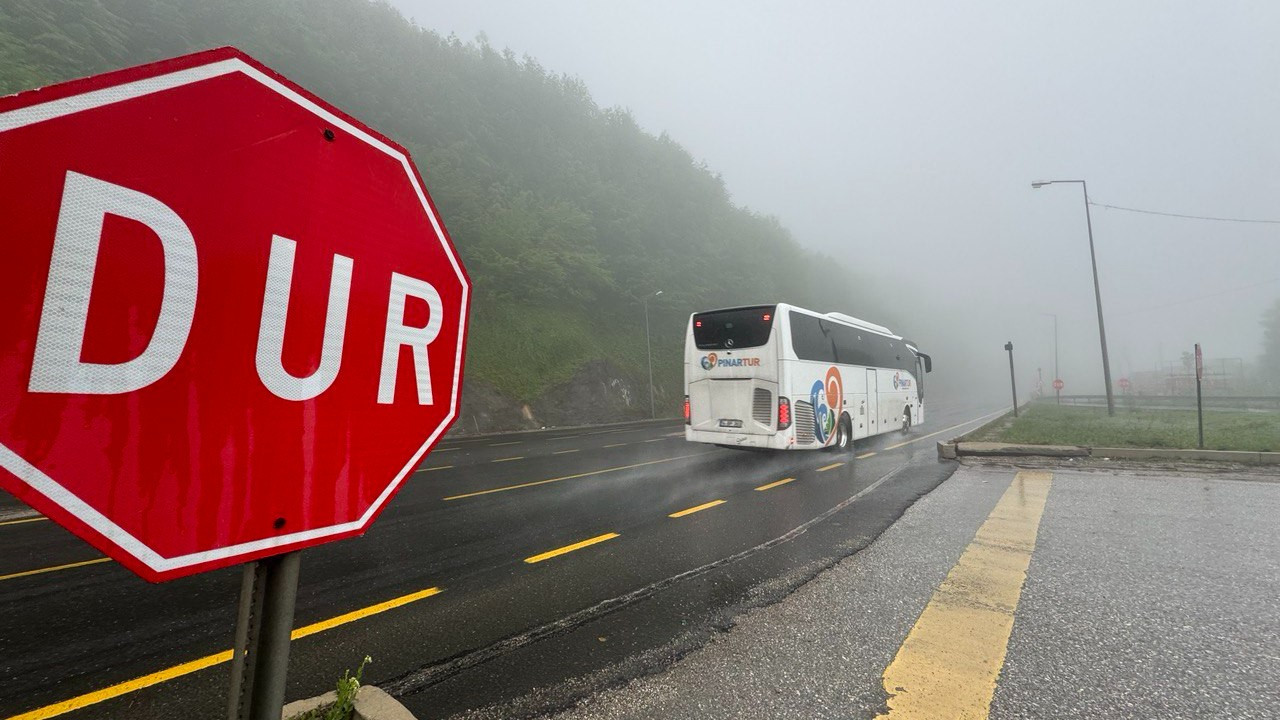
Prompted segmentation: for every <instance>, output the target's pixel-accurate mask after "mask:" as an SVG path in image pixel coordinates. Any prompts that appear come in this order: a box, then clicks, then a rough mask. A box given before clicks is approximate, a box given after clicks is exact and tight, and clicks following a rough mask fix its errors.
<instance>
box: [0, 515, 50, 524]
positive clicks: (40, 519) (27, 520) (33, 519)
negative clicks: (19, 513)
mask: <svg viewBox="0 0 1280 720" xmlns="http://www.w3.org/2000/svg"><path fill="white" fill-rule="evenodd" d="M48 519H49V518H47V517H45V516H43V515H41V516H39V517H29V518H22V519H20V520H5V521H4V522H0V527H4V526H5V525H22V524H23V523H33V522H44V521H45V520H48Z"/></svg>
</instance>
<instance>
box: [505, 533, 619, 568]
mask: <svg viewBox="0 0 1280 720" xmlns="http://www.w3.org/2000/svg"><path fill="white" fill-rule="evenodd" d="M616 537H618V533H612V532H611V533H605V534H603V535H597V536H595V537H593V538H587V539H586V540H583V541H581V542H576V543H574V544H572V545H565V546H564V547H560V548H556V549H555V550H548V551H546V552H544V553H540V554H538V555H534V556H533V557H527V558H525V559H524V561H525V562H527V563H529V564H530V565H532V564H534V563H540V562H542V561H543V560H550V559H551V558H553V557H559V556H561V555H564V554H565V553H571V552H573V551H574V550H581V549H582V548H584V547H590V546H592V545H595V544H596V543H602V542H604V541H605V540H612V539H614V538H616Z"/></svg>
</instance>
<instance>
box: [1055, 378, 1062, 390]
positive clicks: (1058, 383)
mask: <svg viewBox="0 0 1280 720" xmlns="http://www.w3.org/2000/svg"><path fill="white" fill-rule="evenodd" d="M1062 388H1063V382H1062V381H1061V380H1054V381H1053V389H1054V390H1061V389H1062Z"/></svg>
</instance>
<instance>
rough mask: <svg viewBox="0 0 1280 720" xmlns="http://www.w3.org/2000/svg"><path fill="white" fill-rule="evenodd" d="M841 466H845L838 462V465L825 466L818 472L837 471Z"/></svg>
mask: <svg viewBox="0 0 1280 720" xmlns="http://www.w3.org/2000/svg"><path fill="white" fill-rule="evenodd" d="M841 465H844V463H842V462H838V463H831V464H830V465H823V466H822V467H820V468H818V472H826V471H828V470H835V469H836V468H838V467H840V466H841Z"/></svg>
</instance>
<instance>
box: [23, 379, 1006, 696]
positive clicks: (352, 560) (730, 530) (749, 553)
mask: <svg viewBox="0 0 1280 720" xmlns="http://www.w3.org/2000/svg"><path fill="white" fill-rule="evenodd" d="M991 410H992V408H991V407H980V406H961V405H952V406H947V405H944V404H942V403H935V405H934V407H932V408H931V409H930V417H929V418H928V423H927V424H926V425H925V426H923V427H917V428H915V429H913V430H912V432H911V434H910V435H907V436H903V435H902V434H901V433H894V434H891V435H888V436H885V437H882V438H876V439H873V440H871V441H867V442H864V443H861V444H860V445H859V446H858V447H857V448H856V450H855V454H856V455H858V456H860V457H859V458H858V459H854V457H852V456H844V457H838V456H833V455H830V454H827V453H788V454H780V455H763V454H757V453H746V452H740V451H732V450H723V449H718V448H714V447H711V446H705V445H694V444H690V443H686V442H685V441H684V439H683V432H682V426H681V425H680V424H679V423H678V422H673V421H668V422H657V423H636V424H630V425H622V426H613V427H606V428H594V429H593V428H586V429H577V430H561V431H546V432H538V433H523V434H509V435H504V436H495V437H483V438H454V439H449V440H446V441H445V442H444V443H442V445H441V446H440V447H439V448H437V449H436V450H435V451H434V452H433V453H432V455H431V456H430V457H429V458H428V459H427V460H426V462H425V463H424V465H423V467H422V468H421V470H420V471H419V472H418V473H416V474H415V475H414V476H413V478H412V480H411V481H410V482H407V483H406V485H405V487H404V488H403V489H402V490H401V492H400V493H399V494H398V495H397V497H396V498H395V499H394V500H393V501H392V502H391V504H390V506H389V507H388V509H387V511H386V512H385V513H384V514H383V515H382V517H381V518H380V519H379V520H378V521H377V522H376V523H375V524H374V526H373V529H372V530H371V531H370V532H369V533H368V534H367V535H365V536H364V537H362V538H358V539H354V540H348V541H343V542H339V543H334V544H331V545H327V546H323V547H321V548H316V549H312V550H308V551H306V553H304V556H303V563H302V582H301V586H300V589H299V598H298V610H297V619H296V622H295V627H303V626H308V625H312V624H315V623H321V622H323V621H326V620H331V619H334V618H338V619H339V620H340V621H341V622H337V623H333V624H332V627H327V626H326V627H323V628H322V629H319V630H317V631H316V632H314V634H311V635H309V636H307V637H304V638H300V639H298V640H296V641H295V642H294V643H293V649H292V658H291V666H290V678H289V690H288V693H287V696H288V697H289V698H290V699H296V698H301V697H307V696H310V695H315V694H319V693H320V692H323V691H324V690H326V689H328V688H329V687H331V685H332V682H333V680H334V678H336V677H337V676H338V675H340V674H341V672H342V670H343V669H345V668H348V667H354V666H355V665H356V664H358V662H359V660H360V659H361V658H362V657H364V656H365V655H366V654H367V655H370V656H372V657H373V658H374V663H373V664H372V665H371V666H370V667H369V668H368V670H367V672H366V680H367V681H370V682H372V683H374V684H378V685H381V686H383V687H385V688H386V689H388V690H389V691H390V692H392V693H393V694H394V695H396V696H397V697H399V698H400V699H401V701H402V702H404V703H405V704H406V705H407V706H408V707H409V708H410V709H411V710H413V711H414V712H415V713H416V714H417V715H418V716H419V717H421V718H426V717H445V716H449V715H452V714H456V713H460V712H464V711H468V710H476V709H480V710H481V711H483V710H484V709H485V708H488V709H489V711H490V712H492V713H498V714H502V715H513V714H517V715H518V714H532V713H538V712H545V711H550V710H554V709H557V708H559V707H565V706H567V705H568V704H570V703H572V702H573V701H575V700H576V699H578V698H579V697H581V696H582V695H583V694H585V693H587V692H590V691H593V690H596V689H598V688H601V687H607V686H610V685H615V684H617V683H619V682H621V681H623V680H626V679H627V678H630V677H634V676H636V675H639V674H644V673H648V672H652V671H653V670H655V669H660V668H662V667H665V666H666V665H668V664H670V662H671V660H672V659H673V658H675V657H678V656H680V655H682V654H684V653H687V652H688V651H690V650H692V649H694V648H696V647H698V646H699V645H700V644H702V643H703V642H704V641H705V640H706V638H708V637H710V636H711V634H712V633H713V632H714V631H715V630H716V629H717V628H720V627H724V626H726V625H727V624H729V623H730V622H731V620H732V618H733V617H734V616H735V615H737V614H738V613H739V612H741V611H742V610H743V609H745V608H749V607H751V606H754V605H763V604H767V603H769V602H772V601H775V600H777V599H779V598H781V597H783V596H785V595H786V594H787V593H789V592H790V591H791V590H793V589H794V588H795V587H797V586H798V585H800V584H801V583H803V582H804V581H805V580H807V579H809V578H811V577H812V576H813V575H814V574H816V573H817V572H819V571H820V570H822V569H824V568H826V567H828V566H830V565H831V564H832V563H834V562H835V561H837V560H838V559H839V558H841V557H844V556H846V555H848V554H850V553H852V552H854V551H856V550H858V549H860V548H862V547H865V546H866V545H867V544H869V543H870V542H871V541H872V540H874V539H875V537H877V536H878V535H879V534H880V533H881V532H883V530H884V529H885V528H887V527H889V526H890V525H892V524H893V522H894V521H895V520H896V519H897V518H898V517H900V516H901V514H902V513H903V511H904V510H905V509H906V508H907V507H908V506H910V505H911V503H912V502H914V501H915V500H916V499H917V498H919V497H920V496H922V495H924V494H925V493H928V492H929V491H930V490H932V489H933V488H934V487H936V486H937V485H938V483H940V482H942V481H943V480H944V479H945V478H946V477H947V476H948V475H949V474H950V472H951V471H952V470H953V469H954V466H953V465H951V464H945V463H939V462H938V461H937V460H936V456H935V452H934V447H933V443H934V440H936V439H940V438H941V435H938V436H937V437H934V436H933V434H934V433H940V431H943V430H944V429H947V430H948V431H947V432H946V433H945V434H946V435H948V436H950V435H954V434H958V433H960V432H963V431H965V430H968V429H970V428H972V427H974V426H976V424H977V423H976V422H973V421H975V420H977V419H978V418H979V417H982V416H985V415H987V414H989V413H990V412H991ZM842 461H843V462H844V464H842V465H838V466H835V467H830V466H833V465H835V464H836V463H840V462H842ZM787 478H794V479H793V480H792V481H791V482H786V483H782V484H778V485H774V486H773V487H770V488H768V489H765V490H757V489H756V488H758V487H761V486H765V485H769V484H771V483H776V482H777V481H779V480H785V479H787ZM716 500H723V501H724V502H723V503H720V504H716V505H713V506H709V507H707V508H706V509H703V510H700V511H698V512H694V513H691V514H687V515H683V516H680V517H670V515H671V514H673V513H677V512H679V511H682V510H687V509H690V508H693V507H697V506H700V505H703V504H706V503H710V502H713V501H716ZM4 522H6V521H5V520H0V547H3V548H4V550H5V552H4V553H3V554H0V610H2V611H3V612H0V687H3V688H4V692H3V694H2V695H0V717H8V716H11V715H14V714H18V713H22V712H24V711H29V710H33V709H39V708H46V707H48V706H50V705H51V704H53V703H58V702H60V701H63V700H67V699H72V698H83V697H84V696H85V695H86V694H92V693H96V692H99V691H101V690H103V689H104V688H108V687H110V686H112V685H115V684H117V683H122V682H127V681H131V680H135V679H137V678H140V677H145V676H148V675H149V674H152V673H158V672H159V673H167V674H168V675H174V677H172V678H171V679H166V680H165V681H164V682H159V683H157V684H153V685H151V686H149V687H145V688H142V689H138V690H136V691H132V692H128V693H124V694H118V695H117V696H115V697H112V698H109V699H105V700H103V701H102V702H98V703H95V704H92V705H88V706H86V707H83V708H81V709H78V710H75V711H72V712H69V713H67V714H65V715H62V716H63V717H70V718H89V717H130V718H172V717H183V718H204V717H208V718H215V717H219V716H221V715H222V714H223V713H224V712H225V711H224V705H225V696H226V688H227V682H228V673H229V668H228V666H227V665H226V664H213V665H212V666H210V667H208V668H206V669H202V670H199V671H196V672H191V673H187V674H178V673H176V672H174V671H173V670H172V668H175V667H176V666H180V665H181V664H182V663H187V662H190V661H193V660H197V659H199V658H204V657H207V656H210V655H211V654H215V653H219V652H221V651H223V650H225V649H226V648H227V647H228V646H229V642H230V639H231V635H232V630H233V626H234V605H235V598H236V595H237V592H238V589H239V582H240V573H239V571H238V570H237V569H228V570H221V571H215V572H211V573H207V574H204V575H200V576H196V577H191V578H183V579H179V580H175V581H172V582H170V583H166V584H163V585H158V586H157V585H149V584H147V583H145V582H143V581H141V580H139V579H137V578H135V577H134V576H132V575H131V574H130V573H129V572H127V571H126V570H124V569H123V568H121V567H119V566H117V565H116V564H114V563H111V562H99V563H92V564H86V565H78V563H85V562H90V561H93V560H95V559H96V558H97V557H98V554H97V553H96V552H95V551H94V550H93V549H92V548H90V547H88V546H87V545H85V544H83V543H82V542H80V541H79V540H77V539H75V538H74V537H72V536H71V535H70V534H69V533H66V532H65V531H62V530H61V529H59V528H57V527H56V526H54V525H52V524H51V523H49V522H47V521H39V520H37V521H34V522H20V523H12V521H7V522H9V523H10V524H2V523H4ZM604 536H612V537H609V539H604V540H599V541H598V542H597V543H596V544H593V545H590V546H587V547H583V548H581V549H578V550H575V551H572V552H568V553H566V554H562V555H559V556H556V557H551V558H549V559H546V560H543V561H540V562H537V563H528V562H526V561H525V559H526V558H531V557H536V556H538V555H540V554H544V553H547V552H548V551H553V550H556V549H558V548H563V547H566V546H570V545H572V544H575V543H579V542H581V541H584V540H588V539H592V538H601V537H604ZM64 565H69V566H71V567H66V568H64V569H59V570H54V571H51V572H45V573H39V574H31V575H20V574H21V573H27V572H30V571H32V570H39V569H44V568H51V567H60V566H64ZM15 575H16V576H15ZM432 588H438V589H439V590H440V592H439V593H438V594H434V595H429V596H428V595H427V593H425V592H424V591H427V590H429V589H432ZM406 597H410V598H414V599H411V600H409V601H407V602H405V604H403V605H400V606H398V607H394V608H390V609H385V611H382V612H377V613H374V614H370V615H368V616H367V617H362V618H359V619H354V618H351V617H350V616H347V614H348V613H352V612H356V611H361V610H368V609H370V608H375V609H376V606H378V605H379V604H381V603H385V602H387V601H390V600H395V599H401V600H404V599H405V598H406ZM344 616H346V617H345V619H344ZM109 694H110V693H109ZM93 697H101V696H93Z"/></svg>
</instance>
